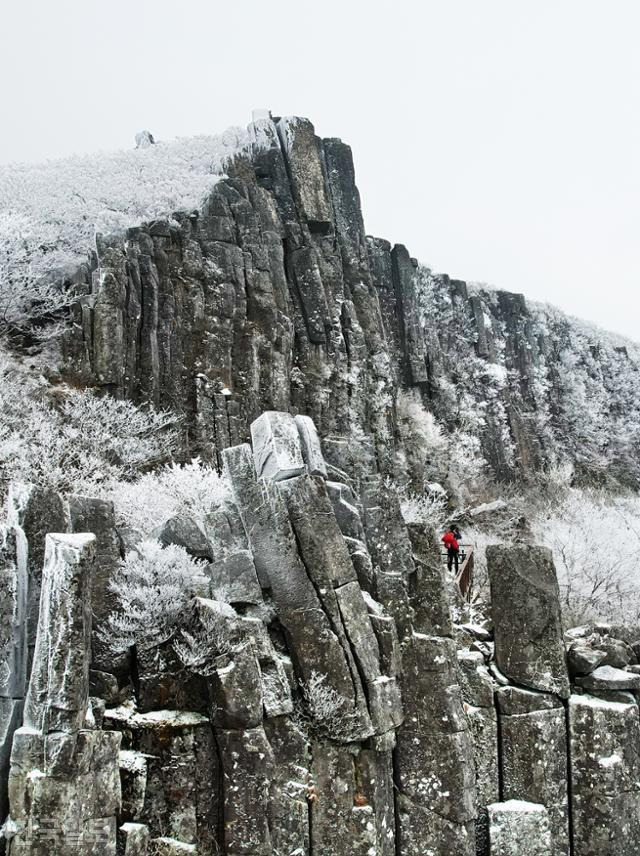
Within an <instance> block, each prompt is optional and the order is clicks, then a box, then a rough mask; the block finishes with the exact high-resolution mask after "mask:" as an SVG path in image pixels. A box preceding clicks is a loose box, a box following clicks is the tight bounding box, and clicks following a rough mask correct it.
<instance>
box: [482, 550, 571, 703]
mask: <svg viewBox="0 0 640 856" xmlns="http://www.w3.org/2000/svg"><path fill="white" fill-rule="evenodd" d="M487 566H488V571H489V582H490V584H491V614H492V617H493V624H494V630H495V643H496V649H495V657H496V663H497V665H498V668H499V669H500V671H501V672H502V673H503V674H504V675H505V676H506V677H507V678H509V679H510V680H511V681H513V682H514V683H515V684H519V685H520V686H523V687H528V688H529V689H532V690H540V691H541V692H547V693H555V694H556V695H558V696H560V697H561V698H568V696H569V676H568V673H567V664H566V660H565V653H564V645H563V641H562V622H561V616H560V593H559V589H558V580H557V577H556V570H555V567H554V564H553V558H552V555H551V551H550V550H547V549H546V548H545V547H533V546H525V545H518V546H509V545H498V546H491V547H487Z"/></svg>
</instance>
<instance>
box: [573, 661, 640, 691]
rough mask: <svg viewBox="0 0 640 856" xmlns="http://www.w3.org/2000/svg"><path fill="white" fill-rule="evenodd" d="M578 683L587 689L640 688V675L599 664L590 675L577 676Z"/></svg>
mask: <svg viewBox="0 0 640 856" xmlns="http://www.w3.org/2000/svg"><path fill="white" fill-rule="evenodd" d="M576 683H577V684H578V685H579V686H581V687H584V689H586V690H601V691H605V692H606V691H607V690H636V691H638V690H640V675H635V674H633V672H627V671H625V670H623V669H614V667H613V666H598V668H597V669H594V670H593V672H591V674H590V675H585V676H584V677H581V678H576Z"/></svg>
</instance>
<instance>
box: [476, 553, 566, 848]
mask: <svg viewBox="0 0 640 856" xmlns="http://www.w3.org/2000/svg"><path fill="white" fill-rule="evenodd" d="M487 563H488V569H489V580H490V584H491V610H492V617H493V623H494V634H495V658H496V664H497V667H498V669H499V671H500V673H501V674H502V675H504V677H505V678H506V679H507V681H512V682H513V684H514V685H507V686H504V687H502V688H501V689H500V690H499V691H498V692H497V694H496V697H497V707H498V713H499V717H500V728H499V749H500V752H499V754H500V767H501V796H502V799H504V800H525V801H528V802H531V803H535V804H541V805H543V806H544V807H545V808H546V810H547V815H548V823H549V827H550V830H551V839H552V847H553V850H552V852H553V853H554V854H555V856H566V854H568V853H569V846H570V845H569V805H568V793H567V792H568V784H567V782H568V770H567V739H566V733H567V725H566V715H565V708H564V704H563V699H566V697H567V695H568V693H569V678H568V673H567V667H566V662H565V654H564V644H563V639H562V626H561V618H560V605H559V591H558V583H557V578H556V573H555V568H554V566H553V561H552V558H551V554H550V552H549V551H548V550H546V549H544V548H541V547H533V546H513V547H510V546H499V547H489V548H488V549H487ZM524 687H527V688H528V689H524Z"/></svg>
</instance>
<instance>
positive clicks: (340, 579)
mask: <svg viewBox="0 0 640 856" xmlns="http://www.w3.org/2000/svg"><path fill="white" fill-rule="evenodd" d="M251 432H252V438H253V453H252V452H251V449H250V447H248V446H244V447H243V446H241V447H237V448H231V449H228V450H225V452H224V454H223V456H224V459H225V465H226V469H227V473H228V474H229V477H230V480H231V484H232V487H233V491H234V497H235V500H236V504H237V506H238V509H239V512H240V516H241V518H242V521H243V525H244V528H245V531H246V533H247V536H248V539H249V543H250V546H251V549H252V552H253V558H254V561H255V567H256V570H257V573H258V578H259V579H260V583H261V586H262V589H263V591H264V592H265V597H267V596H268V597H271V598H272V599H273V603H274V606H275V607H276V611H277V619H278V623H279V626H280V627H281V628H282V630H283V631H284V637H285V640H286V644H287V648H288V651H289V653H290V654H291V659H292V662H293V666H294V669H295V672H296V676H297V678H298V680H300V681H301V683H302V685H303V686H304V687H305V692H307V693H318V697H317V698H316V697H315V696H310V697H309V698H308V699H307V701H308V708H309V710H308V713H309V714H310V723H309V725H308V726H305V729H304V730H305V731H307V732H308V733H307V734H306V736H305V734H302V733H300V731H299V729H298V728H297V726H294V727H293V728H292V727H291V725H287V723H286V722H278V721H277V720H275V719H274V720H270V719H269V718H267V720H266V723H265V730H266V733H267V735H268V736H269V740H270V742H271V743H272V744H273V747H272V748H273V751H274V757H275V760H276V763H279V762H278V759H281V762H282V763H283V764H284V765H285V769H289V770H291V771H292V772H293V773H294V778H293V780H292V781H290V782H289V787H291V786H292V784H294V783H296V782H298V783H299V782H300V771H301V770H303V769H304V768H305V764H308V765H309V766H308V775H309V781H308V787H309V798H310V811H309V816H308V818H307V823H308V829H309V835H308V838H304V836H303V837H302V838H300V835H299V831H300V830H301V823H300V820H301V818H299V817H298V816H297V815H296V813H295V812H293V811H291V810H290V809H293V808H294V806H293V804H292V805H291V806H290V809H289V810H287V808H286V805H285V803H283V802H282V801H281V806H280V807H279V808H278V807H276V810H275V812H274V809H273V803H274V801H273V800H272V808H271V815H272V817H273V819H274V823H281V822H282V818H283V809H284V810H285V812H286V814H285V815H284V822H285V825H286V827H287V836H286V838H285V839H283V841H282V843H283V845H284V844H285V843H286V845H287V846H290V844H291V843H292V842H293V840H294V839H293V838H292V837H291V832H295V834H296V835H297V836H298V837H297V839H296V840H297V842H298V848H297V849H294V850H293V852H298V851H299V852H300V853H306V852H308V851H309V852H311V851H312V852H314V853H315V852H322V853H324V854H326V856H347V854H349V856H351V855H352V854H353V856H368V854H370V853H374V852H375V853H378V854H380V856H392V854H393V853H394V851H395V844H394V839H395V835H394V826H395V819H394V810H393V804H394V803H393V785H392V748H393V744H394V731H395V728H396V727H397V726H398V724H399V723H400V722H401V720H402V706H401V700H400V692H399V687H398V684H397V681H396V671H397V668H396V666H395V662H394V663H393V664H392V663H391V660H393V659H394V658H393V656H392V653H393V652H391V651H389V650H388V649H389V648H390V647H391V648H393V640H394V639H395V635H394V634H390V633H387V634H386V636H392V637H393V638H392V639H391V641H389V640H387V639H386V636H385V633H384V630H385V629H386V628H385V627H384V626H381V627H379V628H378V631H380V638H381V639H383V647H384V649H385V654H384V656H383V655H382V654H381V650H380V643H379V641H378V635H376V633H377V632H378V631H377V630H376V629H375V627H374V623H373V621H372V618H371V617H370V615H369V609H368V604H367V602H366V601H365V599H364V597H363V594H362V590H361V588H360V584H359V582H358V576H357V573H356V569H355V567H354V563H353V561H352V559H351V555H350V551H349V547H348V545H347V542H346V540H345V537H344V536H343V532H342V530H341V528H340V524H339V521H338V519H337V517H336V513H334V506H333V504H332V499H331V498H330V495H329V493H328V492H327V486H326V483H325V477H326V473H327V466H326V464H325V461H324V457H323V455H322V451H321V448H320V442H319V439H318V436H317V433H316V431H315V428H314V426H313V423H311V422H310V420H307V419H303V418H298V419H297V420H296V419H294V417H292V416H291V415H290V414H288V413H283V412H266V413H264V414H263V415H262V416H261V417H260V418H259V419H258V420H256V421H255V422H254V423H253V424H252V426H251ZM336 490H337V491H338V492H339V486H337V487H336V485H335V484H334V488H333V496H334V499H335V498H336V493H335V492H336ZM354 511H355V509H354ZM355 513H356V516H357V512H355ZM343 523H344V521H343ZM358 534H360V533H358ZM365 549H366V548H365ZM378 608H379V610H380V615H379V616H377V617H378V618H379V619H380V621H378V624H382V625H384V620H385V619H386V620H388V621H391V619H390V618H389V617H388V616H385V615H384V614H383V610H382V607H380V606H379V605H378V606H376V609H378ZM245 623H246V622H245ZM395 642H396V646H397V639H395ZM394 650H395V649H394ZM387 653H388V654H389V655H390V656H388V657H387V656H386V655H387ZM383 659H384V660H385V668H386V671H385V672H383V669H382V668H381V661H382V660H383ZM387 659H388V660H389V663H386V660H387ZM390 672H392V673H390ZM334 703H337V704H339V705H340V707H339V713H337V712H336V711H333V712H332V710H330V708H332V705H333V704H334ZM327 705H328V707H326V706H327ZM256 720H257V718H256ZM287 732H288V733H289V735H290V739H291V747H290V749H288V750H287V749H286V747H285V743H284V739H285V736H286V734H287ZM328 732H330V733H328ZM246 733H247V732H246ZM328 738H329V739H328ZM306 740H308V741H309V742H308V744H307V743H306V742H305V741H306ZM224 754H225V753H224V751H223V752H222V755H223V764H224ZM279 776H280V774H279V773H276V777H277V778H278V777H279ZM231 784H232V781H231V780H230V781H229V785H231ZM270 834H271V838H272V841H275V838H274V836H275V835H276V834H280V833H279V832H278V833H276V830H275V829H272V830H270ZM280 837H281V838H282V836H281V835H280ZM256 848H258V849H256ZM252 852H262V850H261V849H259V846H258V843H257V842H254V850H253V851H252Z"/></svg>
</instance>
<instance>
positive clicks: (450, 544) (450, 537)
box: [442, 532, 460, 550]
mask: <svg viewBox="0 0 640 856" xmlns="http://www.w3.org/2000/svg"><path fill="white" fill-rule="evenodd" d="M442 540H443V541H444V546H445V547H446V548H447V550H457V549H458V548H459V546H460V545H459V544H458V542H457V541H456V537H455V535H454V534H453V532H445V534H444V535H443V536H442Z"/></svg>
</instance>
